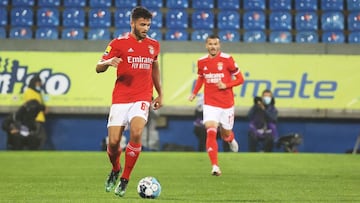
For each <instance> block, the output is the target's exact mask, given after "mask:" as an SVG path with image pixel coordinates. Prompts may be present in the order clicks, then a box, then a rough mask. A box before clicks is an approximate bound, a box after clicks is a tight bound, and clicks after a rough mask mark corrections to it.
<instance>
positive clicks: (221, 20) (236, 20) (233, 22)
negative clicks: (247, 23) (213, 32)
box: [217, 10, 240, 29]
mask: <svg viewBox="0 0 360 203" xmlns="http://www.w3.org/2000/svg"><path fill="white" fill-rule="evenodd" d="M217 27H218V28H219V29H240V14H239V12H238V11H233V10H223V11H220V12H219V13H218V14H217Z"/></svg>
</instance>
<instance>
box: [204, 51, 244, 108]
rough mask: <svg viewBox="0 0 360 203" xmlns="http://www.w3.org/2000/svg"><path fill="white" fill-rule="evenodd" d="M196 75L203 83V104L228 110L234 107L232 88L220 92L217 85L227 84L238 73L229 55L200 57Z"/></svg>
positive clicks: (220, 54)
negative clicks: (220, 83) (219, 83)
mask: <svg viewBox="0 0 360 203" xmlns="http://www.w3.org/2000/svg"><path fill="white" fill-rule="evenodd" d="M197 66H198V75H199V77H202V78H203V81H204V83H205V84H204V104H207V105H211V106H216V107H221V108H230V107H232V106H233V105H234V93H233V90H232V88H226V89H223V90H220V89H219V88H218V87H217V83H218V82H219V81H222V82H223V83H229V82H231V81H232V77H233V75H236V74H238V73H239V71H240V70H239V68H238V66H237V64H236V63H235V61H234V59H233V58H232V57H231V56H230V55H229V54H225V53H222V52H220V53H219V54H218V55H216V56H215V57H214V58H210V57H209V55H206V56H204V57H201V58H200V59H199V60H198V62H197Z"/></svg>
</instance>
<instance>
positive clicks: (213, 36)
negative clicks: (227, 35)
mask: <svg viewBox="0 0 360 203" xmlns="http://www.w3.org/2000/svg"><path fill="white" fill-rule="evenodd" d="M208 39H219V40H220V38H219V36H217V35H215V34H211V35H209V36H208V37H207V38H206V40H205V41H208Z"/></svg>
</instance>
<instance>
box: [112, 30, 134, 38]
mask: <svg viewBox="0 0 360 203" xmlns="http://www.w3.org/2000/svg"><path fill="white" fill-rule="evenodd" d="M129 32H130V27H129V28H119V29H116V30H115V32H114V33H113V38H118V37H121V36H124V35H126V34H127V33H129Z"/></svg>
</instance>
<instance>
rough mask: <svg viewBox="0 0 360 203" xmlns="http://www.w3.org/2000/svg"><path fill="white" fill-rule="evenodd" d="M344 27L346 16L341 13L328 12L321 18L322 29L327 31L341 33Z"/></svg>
mask: <svg viewBox="0 0 360 203" xmlns="http://www.w3.org/2000/svg"><path fill="white" fill-rule="evenodd" d="M344 27H345V26H344V14H343V13H342V12H340V11H328V12H325V13H323V15H322V16H321V29H323V30H325V31H332V30H339V31H340V30H344Z"/></svg>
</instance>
